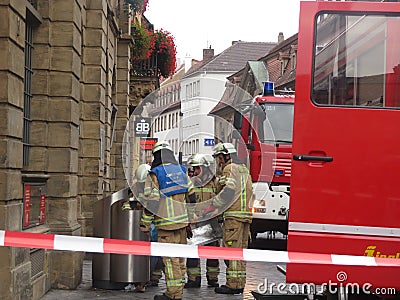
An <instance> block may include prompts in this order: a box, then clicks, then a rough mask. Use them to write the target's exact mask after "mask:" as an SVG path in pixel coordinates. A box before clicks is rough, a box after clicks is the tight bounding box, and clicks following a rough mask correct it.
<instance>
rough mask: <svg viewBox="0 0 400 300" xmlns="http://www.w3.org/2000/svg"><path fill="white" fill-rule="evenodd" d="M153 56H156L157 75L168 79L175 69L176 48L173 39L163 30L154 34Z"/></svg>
mask: <svg viewBox="0 0 400 300" xmlns="http://www.w3.org/2000/svg"><path fill="white" fill-rule="evenodd" d="M153 53H154V55H157V67H158V71H159V75H161V76H163V77H169V76H171V75H173V74H174V73H175V69H176V46H175V40H174V37H173V36H172V35H171V33H170V32H168V31H165V30H163V29H159V30H156V31H155V32H154V50H153Z"/></svg>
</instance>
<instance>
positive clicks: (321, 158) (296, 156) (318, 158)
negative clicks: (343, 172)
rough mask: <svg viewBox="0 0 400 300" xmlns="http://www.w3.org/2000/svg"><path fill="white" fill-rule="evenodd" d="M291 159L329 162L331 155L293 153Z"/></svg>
mask: <svg viewBox="0 0 400 300" xmlns="http://www.w3.org/2000/svg"><path fill="white" fill-rule="evenodd" d="M293 160H298V161H323V162H331V161H333V157H332V156H314V155H304V154H294V155H293Z"/></svg>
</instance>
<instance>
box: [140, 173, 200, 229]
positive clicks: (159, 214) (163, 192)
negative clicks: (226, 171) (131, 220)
mask: <svg viewBox="0 0 400 300" xmlns="http://www.w3.org/2000/svg"><path fill="white" fill-rule="evenodd" d="M163 166H164V167H165V166H168V165H161V167H163ZM174 166H177V167H179V169H180V170H182V171H181V172H183V169H182V168H181V166H179V165H174ZM157 168H158V167H156V168H154V169H157ZM154 169H153V170H154ZM160 169H163V170H164V171H162V170H160ZM160 169H158V170H157V171H155V172H153V170H151V171H150V173H149V176H148V177H147V179H146V183H145V187H144V199H145V201H152V202H157V208H156V209H154V208H153V209H151V211H148V210H146V211H145V213H144V214H143V215H142V219H141V225H140V226H141V229H142V231H149V230H148V229H149V228H150V224H151V223H152V222H154V225H155V226H156V228H157V229H161V230H176V229H180V228H183V227H186V226H187V225H188V222H189V220H188V212H187V207H186V200H187V196H188V195H189V194H193V193H194V191H193V186H192V183H191V181H190V179H189V178H188V177H187V175H186V174H185V173H183V174H184V176H185V177H184V180H183V179H182V177H180V176H178V177H176V178H175V179H176V181H175V180H171V176H170V175H171V174H168V172H169V171H171V170H172V171H173V172H175V171H177V170H178V169H177V168H175V167H174V168H160ZM172 174H173V173H172ZM173 176H177V174H176V172H175V175H173ZM170 181H172V182H170Z"/></svg>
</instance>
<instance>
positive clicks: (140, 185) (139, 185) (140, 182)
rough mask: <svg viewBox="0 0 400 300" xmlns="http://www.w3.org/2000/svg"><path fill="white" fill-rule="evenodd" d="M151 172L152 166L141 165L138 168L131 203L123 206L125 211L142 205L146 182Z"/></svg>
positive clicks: (128, 202)
mask: <svg viewBox="0 0 400 300" xmlns="http://www.w3.org/2000/svg"><path fill="white" fill-rule="evenodd" d="M149 171H150V166H149V165H148V164H141V165H139V166H138V168H137V169H136V171H135V180H134V183H133V185H132V187H131V192H132V198H131V199H130V200H131V201H126V202H125V203H124V204H123V205H122V209H123V210H129V209H135V206H138V205H140V201H141V199H142V198H143V190H144V183H145V182H146V178H147V175H148V174H149Z"/></svg>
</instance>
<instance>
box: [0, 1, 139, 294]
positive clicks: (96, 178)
mask: <svg viewBox="0 0 400 300" xmlns="http://www.w3.org/2000/svg"><path fill="white" fill-rule="evenodd" d="M30 2H32V3H34V4H35V7H33V6H32V5H31V4H30ZM124 3H125V1H122V0H63V1H56V0H37V1H29V2H28V1H25V0H3V1H0V56H1V57H2V59H1V60H0V81H1V82H2V83H3V84H2V85H1V86H0V114H1V116H2V117H1V118H0V229H2V230H13V231H21V230H26V231H31V232H39V233H48V232H51V233H55V234H64V235H74V236H80V235H85V236H91V235H92V233H93V225H92V224H93V203H94V202H95V201H97V200H99V199H101V198H102V197H103V196H106V195H109V194H110V193H112V192H115V191H117V190H118V189H120V188H121V187H125V186H126V181H125V177H124V176H123V171H122V164H121V153H120V152H121V150H120V149H121V145H122V135H121V132H123V130H125V126H126V124H127V120H128V117H129V95H128V94H129V56H130V51H129V47H130V43H131V42H132V38H131V37H130V35H129V34H130V32H129V15H128V14H127V7H126V5H125V4H124ZM32 20H34V21H32ZM26 24H30V25H31V26H32V28H33V30H32V32H33V35H32V37H33V40H32V47H33V50H32V52H33V56H32V70H31V71H32V72H31V74H32V84H31V86H29V91H30V92H29V93H25V98H26V94H29V95H30V96H31V104H30V114H29V124H30V126H29V129H30V134H29V141H28V142H25V143H24V142H23V131H24V130H25V129H26V127H24V118H23V117H24V113H26V112H27V108H26V106H25V104H24V82H26V74H27V72H28V71H29V70H28V71H27V69H26V68H24V62H25V52H26V49H27V48H29V47H27V46H26V43H25V40H26V33H25V28H26V26H27V25H26ZM25 91H27V87H26V86H25ZM115 115H116V122H115V124H116V126H115V128H114V122H113V117H114V116H115ZM113 132H114V136H113ZM112 140H113V143H112V144H111V141H112ZM24 144H25V145H26V146H29V159H28V163H27V164H24V163H23V156H24V153H26V152H24V151H23V148H24ZM26 146H25V147H26ZM26 185H28V186H29V185H32V186H40V191H41V193H42V192H43V193H44V194H45V199H46V206H45V208H46V212H45V216H46V220H45V221H44V222H42V221H39V220H38V221H37V222H36V223H35V222H31V224H30V225H29V226H24V223H23V218H25V210H24V206H23V203H24V199H25V198H24V191H26V190H25V187H26ZM31 217H32V218H38V217H37V216H36V215H32V216H31ZM39 219H40V218H39ZM83 255H84V253H77V252H63V251H46V250H40V249H22V248H9V247H0V257H1V259H0V280H1V281H2V283H3V284H1V285H0V294H1V295H2V296H1V298H2V299H40V298H41V297H42V296H43V294H44V293H45V292H46V291H47V290H48V289H50V288H51V287H53V288H68V289H73V288H76V287H77V285H78V284H79V283H80V281H81V275H82V260H83Z"/></svg>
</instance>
